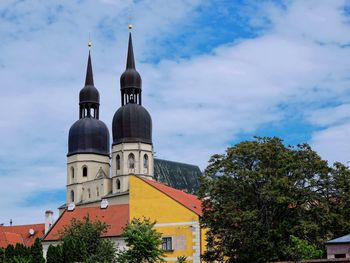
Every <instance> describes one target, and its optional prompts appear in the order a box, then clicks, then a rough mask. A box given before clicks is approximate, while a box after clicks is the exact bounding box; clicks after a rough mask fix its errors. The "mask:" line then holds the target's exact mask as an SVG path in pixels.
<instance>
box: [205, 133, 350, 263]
mask: <svg viewBox="0 0 350 263" xmlns="http://www.w3.org/2000/svg"><path fill="white" fill-rule="evenodd" d="M199 195H200V198H201V199H202V201H203V216H202V219H201V225H202V227H204V228H207V229H208V233H207V242H208V250H207V252H206V253H205V255H204V259H205V260H206V261H209V262H211V261H214V260H217V261H227V262H266V261H273V260H290V259H293V258H294V256H295V255H294V254H293V248H294V249H295V247H293V246H295V243H294V244H293V242H292V241H291V240H290V236H295V237H297V238H298V239H300V240H305V241H307V242H308V243H307V244H310V245H312V246H314V248H315V249H316V250H319V249H321V248H323V243H324V241H326V240H329V239H331V238H334V237H338V236H341V235H345V234H348V233H349V232H350V202H348V200H349V198H350V171H349V169H348V168H347V167H345V166H344V165H342V164H339V163H336V164H335V165H334V167H329V166H328V164H327V162H326V161H324V160H322V159H321V158H320V156H319V155H318V154H317V153H316V152H314V151H313V150H312V149H311V147H310V146H309V145H307V144H301V145H298V146H296V147H292V146H285V145H284V144H283V142H282V140H281V139H279V138H275V137H274V138H255V140H253V141H245V142H241V143H239V144H237V145H235V146H233V147H230V148H228V149H227V150H226V153H225V154H222V155H214V156H212V158H211V159H210V162H209V166H208V167H207V168H206V170H205V173H204V176H203V177H202V178H201V189H200V193H199Z"/></svg>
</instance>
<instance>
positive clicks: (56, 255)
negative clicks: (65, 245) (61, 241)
mask: <svg viewBox="0 0 350 263" xmlns="http://www.w3.org/2000/svg"><path fill="white" fill-rule="evenodd" d="M63 262H64V261H63V253H62V245H55V246H54V245H50V246H49V248H48V249H47V254H46V263H63Z"/></svg>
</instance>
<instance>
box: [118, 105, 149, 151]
mask: <svg viewBox="0 0 350 263" xmlns="http://www.w3.org/2000/svg"><path fill="white" fill-rule="evenodd" d="M112 130H113V145H115V144H118V143H124V142H143V143H148V144H152V119H151V115H150V114H149V113H148V111H147V110H146V109H145V108H144V107H142V106H141V105H139V104H136V103H128V104H125V105H124V106H122V107H120V108H119V109H118V110H117V112H116V113H115V114H114V117H113V123H112Z"/></svg>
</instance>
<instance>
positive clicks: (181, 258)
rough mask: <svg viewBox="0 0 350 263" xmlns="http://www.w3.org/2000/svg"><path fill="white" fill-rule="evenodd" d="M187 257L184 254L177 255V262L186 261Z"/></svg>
mask: <svg viewBox="0 0 350 263" xmlns="http://www.w3.org/2000/svg"><path fill="white" fill-rule="evenodd" d="M186 260H187V257H186V256H179V257H177V262H178V263H186Z"/></svg>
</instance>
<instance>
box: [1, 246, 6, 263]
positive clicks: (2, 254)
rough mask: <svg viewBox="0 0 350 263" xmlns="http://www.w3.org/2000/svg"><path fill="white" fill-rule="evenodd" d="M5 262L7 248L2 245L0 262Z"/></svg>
mask: <svg viewBox="0 0 350 263" xmlns="http://www.w3.org/2000/svg"><path fill="white" fill-rule="evenodd" d="M3 262H5V249H4V248H2V247H0V263H3Z"/></svg>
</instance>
